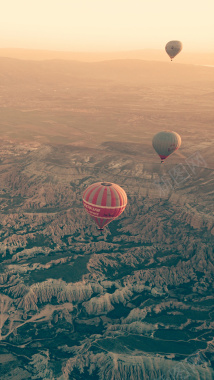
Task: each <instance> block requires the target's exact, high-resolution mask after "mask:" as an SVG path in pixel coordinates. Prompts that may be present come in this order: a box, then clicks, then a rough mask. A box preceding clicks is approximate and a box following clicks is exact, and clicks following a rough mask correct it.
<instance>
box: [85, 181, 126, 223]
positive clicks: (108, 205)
mask: <svg viewBox="0 0 214 380" xmlns="http://www.w3.org/2000/svg"><path fill="white" fill-rule="evenodd" d="M126 205H127V195H126V192H125V191H124V190H123V189H122V188H121V187H120V186H119V185H116V184H115V183H111V182H97V183H93V184H92V185H90V186H89V187H87V189H86V190H85V191H84V193H83V206H84V207H85V209H86V211H87V213H88V214H89V215H90V216H91V217H92V219H93V220H94V221H95V222H96V223H97V225H98V227H99V229H100V230H103V228H104V227H105V226H106V225H107V224H108V223H110V222H111V221H112V220H114V219H115V218H117V217H118V216H119V215H120V214H122V212H123V211H124V210H125V208H126Z"/></svg>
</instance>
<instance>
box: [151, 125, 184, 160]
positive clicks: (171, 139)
mask: <svg viewBox="0 0 214 380" xmlns="http://www.w3.org/2000/svg"><path fill="white" fill-rule="evenodd" d="M152 145H153V148H154V149H155V151H156V152H157V154H158V155H159V156H160V159H161V163H162V162H164V160H165V159H166V158H167V157H168V156H169V155H170V154H172V153H173V152H174V151H175V150H177V149H178V148H179V147H180V146H181V137H180V136H179V134H178V133H176V132H171V131H162V132H158V133H157V134H156V135H155V136H154V137H153V140H152Z"/></svg>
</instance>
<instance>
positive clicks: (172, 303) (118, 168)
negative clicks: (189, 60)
mask: <svg viewBox="0 0 214 380" xmlns="http://www.w3.org/2000/svg"><path fill="white" fill-rule="evenodd" d="M0 65H1V70H0V89H1V91H0V131H1V135H0V159H1V160H0V179H1V180H0V208H1V214H0V225H1V229H0V288H1V289H0V363H1V368H0V370H1V379H5V380H7V379H15V380H16V379H17V380H18V379H23V380H25V379H39V380H40V379H51V380H52V379H57V380H69V379H73V380H82V379H84V380H85V379H89V380H142V379H145V380H150V379H153V380H155V379H156V380H168V379H170V380H174V379H190V380H198V379H200V380H201V379H202V380H212V379H213V377H214V371H213V366H214V338H213V327H214V304H213V273H214V260H213V246H214V244H213V240H214V216H213V215H214V213H213V211H214V207H213V197H214V163H213V153H214V149H213V142H214V133H213V125H214V112H213V104H214V91H213V88H214V68H211V67H200V66H194V65H184V64H178V63H176V62H173V63H171V62H167V63H165V62H154V61H153V62H149V61H142V60H111V61H103V62H90V63H88V62H77V61H69V60H67V61H62V60H61V61H59V60H46V61H30V60H19V59H13V58H0ZM161 130H174V131H176V132H178V133H179V134H180V135H181V138H182V145H181V148H180V150H179V151H178V152H177V153H175V154H173V155H172V156H170V157H169V158H168V159H167V161H166V162H165V163H164V165H162V166H160V160H159V157H158V156H157V154H156V153H155V152H154V151H153V148H152V144H151V140H152V137H153V135H154V134H155V133H157V132H159V131H161ZM100 180H104V181H112V182H115V183H118V184H119V185H120V186H122V187H123V188H124V190H125V191H126V193H127V196H128V205H127V208H126V210H125V212H124V213H123V214H122V215H121V216H120V217H119V218H118V219H116V220H115V221H114V222H112V223H111V224H109V225H108V226H107V227H106V228H105V230H104V231H98V230H97V228H96V225H95V224H94V222H93V221H92V220H91V219H90V217H89V216H88V214H86V212H85V210H84V208H83V205H82V193H83V191H84V189H85V188H86V187H87V186H88V185H90V184H91V183H93V182H96V181H100Z"/></svg>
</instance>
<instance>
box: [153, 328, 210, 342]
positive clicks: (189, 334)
mask: <svg viewBox="0 0 214 380" xmlns="http://www.w3.org/2000/svg"><path fill="white" fill-rule="evenodd" d="M200 335H203V331H198V332H194V331H188V330H174V329H159V330H157V331H156V332H155V335H154V336H155V338H158V339H163V340H173V341H178V340H183V341H187V340H191V339H195V338H197V337H199V336H200Z"/></svg>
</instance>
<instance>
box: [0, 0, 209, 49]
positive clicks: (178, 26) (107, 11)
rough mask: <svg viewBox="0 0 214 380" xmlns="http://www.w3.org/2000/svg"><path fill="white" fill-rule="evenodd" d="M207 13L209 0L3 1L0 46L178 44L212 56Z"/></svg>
mask: <svg viewBox="0 0 214 380" xmlns="http://www.w3.org/2000/svg"><path fill="white" fill-rule="evenodd" d="M213 14H214V1H213V0H203V1H201V0H199V1H195V0H180V1H176V0H174V1H171V0H108V1H107V0H79V1H78V0H61V1H59V0H45V1H44V0H37V1H33V0H19V1H17V0H7V1H1V13H0V33H1V45H0V46H1V47H2V48H6V47H9V48H31V49H55V50H72V51H96V50H97V51H107V50H112V51H113V50H132V49H145V48H146V49H147V48H152V49H161V48H162V46H165V43H166V42H167V41H168V40H171V39H178V40H181V41H182V42H183V45H184V47H185V49H188V50H197V51H200V50H201V51H213V47H214V23H213Z"/></svg>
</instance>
